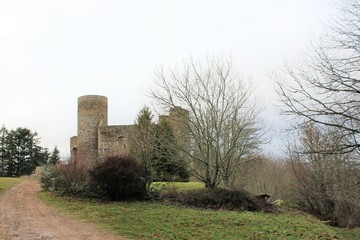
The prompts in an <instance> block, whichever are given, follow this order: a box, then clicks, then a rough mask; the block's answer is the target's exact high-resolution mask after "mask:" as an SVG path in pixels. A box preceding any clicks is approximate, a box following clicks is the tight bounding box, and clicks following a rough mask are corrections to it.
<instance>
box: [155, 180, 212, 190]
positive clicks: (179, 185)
mask: <svg viewBox="0 0 360 240" xmlns="http://www.w3.org/2000/svg"><path fill="white" fill-rule="evenodd" d="M151 188H152V189H155V190H168V191H171V190H172V189H176V191H179V192H183V191H188V190H193V189H200V188H205V184H204V183H201V182H153V183H152V184H151Z"/></svg>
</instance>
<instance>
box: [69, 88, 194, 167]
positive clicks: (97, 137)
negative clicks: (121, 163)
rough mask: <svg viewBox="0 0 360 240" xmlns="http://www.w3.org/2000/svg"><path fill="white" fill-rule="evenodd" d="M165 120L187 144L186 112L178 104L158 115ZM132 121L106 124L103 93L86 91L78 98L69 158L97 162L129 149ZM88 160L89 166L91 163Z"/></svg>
mask: <svg viewBox="0 0 360 240" xmlns="http://www.w3.org/2000/svg"><path fill="white" fill-rule="evenodd" d="M165 119H166V120H168V121H169V122H170V124H171V126H172V127H173V130H174V135H175V137H176V139H177V141H178V143H179V144H181V145H182V146H183V148H187V147H188V146H189V131H188V124H189V112H188V111H187V110H185V109H183V108H181V107H174V108H171V109H170V114H169V115H165V116H160V119H159V121H162V120H165ZM133 128H134V125H112V126H108V100H107V98H106V97H105V96H99V95H86V96H81V97H79V98H78V133H77V136H73V137H71V138H70V151H71V159H72V160H80V161H86V162H89V163H92V164H94V163H96V162H99V161H102V160H103V159H106V157H109V156H115V155H124V154H128V153H129V149H130V145H129V141H128V139H129V135H130V133H131V131H132V130H133ZM92 164H90V166H91V165H92Z"/></svg>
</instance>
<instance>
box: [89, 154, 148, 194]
mask: <svg viewBox="0 0 360 240" xmlns="http://www.w3.org/2000/svg"><path fill="white" fill-rule="evenodd" d="M89 172H90V176H91V181H92V186H93V187H95V188H96V189H100V190H102V191H104V192H105V193H106V196H107V197H108V198H109V199H111V200H123V199H138V198H142V197H144V196H145V194H146V182H145V177H146V176H145V169H144V167H143V166H142V165H141V164H140V163H138V162H137V161H136V160H135V158H133V157H130V156H113V157H108V158H107V159H106V160H105V161H104V162H102V163H100V164H99V165H98V166H96V167H95V168H94V169H92V170H91V171H89Z"/></svg>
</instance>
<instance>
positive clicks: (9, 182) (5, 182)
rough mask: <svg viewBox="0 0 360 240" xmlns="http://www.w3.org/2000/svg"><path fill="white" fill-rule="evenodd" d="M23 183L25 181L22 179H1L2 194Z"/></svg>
mask: <svg viewBox="0 0 360 240" xmlns="http://www.w3.org/2000/svg"><path fill="white" fill-rule="evenodd" d="M22 181H24V179H22V178H8V177H0V194H1V193H3V192H5V191H6V190H8V189H9V188H11V187H12V186H14V185H15V184H18V183H20V182H22Z"/></svg>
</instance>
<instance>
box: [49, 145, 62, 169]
mask: <svg viewBox="0 0 360 240" xmlns="http://www.w3.org/2000/svg"><path fill="white" fill-rule="evenodd" d="M59 161H60V151H59V149H58V148H57V146H55V147H54V150H53V151H52V152H51V154H50V156H49V160H48V163H49V164H52V165H55V164H56V163H58V162H59Z"/></svg>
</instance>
